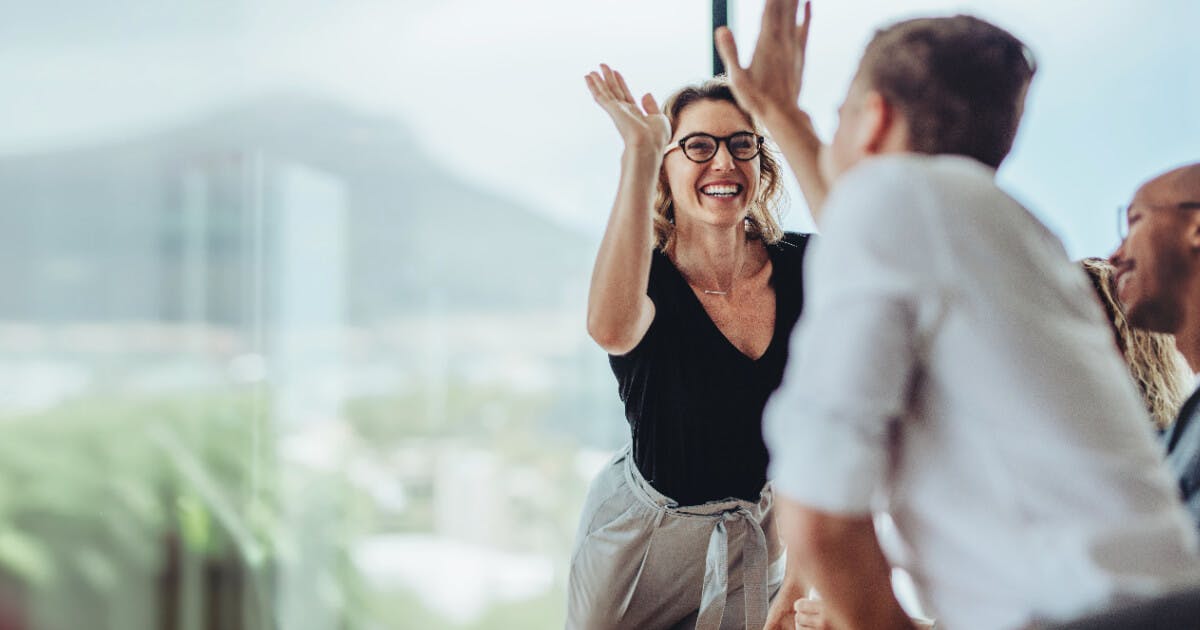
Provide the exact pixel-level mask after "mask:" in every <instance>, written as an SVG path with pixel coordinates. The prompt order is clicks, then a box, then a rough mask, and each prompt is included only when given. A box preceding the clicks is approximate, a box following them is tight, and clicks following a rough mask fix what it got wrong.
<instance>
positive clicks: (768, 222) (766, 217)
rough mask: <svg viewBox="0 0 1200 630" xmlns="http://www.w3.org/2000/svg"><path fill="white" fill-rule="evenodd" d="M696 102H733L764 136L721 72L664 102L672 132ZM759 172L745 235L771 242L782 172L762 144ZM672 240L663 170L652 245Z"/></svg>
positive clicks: (776, 229) (671, 208) (662, 246)
mask: <svg viewBox="0 0 1200 630" xmlns="http://www.w3.org/2000/svg"><path fill="white" fill-rule="evenodd" d="M697 101H726V102H729V103H733V104H734V106H736V107H737V108H738V110H739V111H741V112H742V113H743V114H745V115H746V118H748V119H749V120H750V125H751V126H752V127H753V128H754V133H757V134H759V135H763V132H762V126H761V125H759V123H758V121H757V120H754V117H753V116H751V115H750V113H749V112H747V111H746V110H745V109H742V106H741V105H738V102H737V99H735V98H734V97H733V90H731V89H730V87H729V80H728V79H727V78H725V76H724V75H722V76H718V77H713V78H711V79H709V80H707V81H705V82H703V83H701V84H699V85H688V86H685V87H683V88H680V89H679V90H678V91H676V92H675V93H674V94H672V95H671V96H670V97H668V98H667V100H666V102H665V103H663V113H665V114H666V116H667V120H668V121H670V123H671V133H672V134H674V133H675V124H676V123H677V122H678V120H679V114H680V113H681V112H683V110H684V108H686V107H687V106H688V105H691V104H692V103H695V102H697ZM758 160H759V163H758V164H759V175H758V195H757V196H756V197H755V198H754V200H753V201H751V202H750V213H749V215H748V216H747V217H746V234H747V235H749V236H750V237H752V238H758V239H761V240H762V241H763V242H764V243H766V244H768V245H771V244H774V243H778V242H779V240H780V239H782V238H783V228H782V227H780V225H779V215H780V208H781V207H782V205H783V201H784V190H783V175H782V170H781V168H780V166H779V158H778V157H776V155H775V153H774V150H772V149H770V148H768V147H767V145H766V144H764V145H763V148H762V151H761V152H759V154H758ZM674 240H675V201H674V200H673V199H671V189H670V187H669V186H668V185H667V177H666V171H665V170H662V171H660V172H659V177H658V187H657V189H656V191H655V196H654V246H655V247H656V248H658V249H659V250H661V251H667V250H668V249H669V248H670V247H671V246H672V245H673V244H674Z"/></svg>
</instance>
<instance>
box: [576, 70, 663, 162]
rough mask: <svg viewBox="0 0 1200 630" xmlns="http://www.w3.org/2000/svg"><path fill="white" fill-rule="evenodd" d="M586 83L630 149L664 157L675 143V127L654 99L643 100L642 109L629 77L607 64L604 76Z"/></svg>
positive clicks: (590, 76) (594, 75)
mask: <svg viewBox="0 0 1200 630" xmlns="http://www.w3.org/2000/svg"><path fill="white" fill-rule="evenodd" d="M586 79H587V85H588V89H589V90H591V92H592V97H593V98H595V99H596V103H598V104H599V105H600V107H602V108H603V109H604V111H605V112H607V113H608V116H609V118H612V121H613V124H615V125H616V126H617V131H618V132H619V133H620V134H621V139H622V140H624V141H625V146H626V147H628V148H634V149H644V150H653V151H656V152H660V153H661V152H662V151H663V150H664V149H666V147H667V142H668V141H670V139H671V124H670V122H668V121H667V117H666V115H664V114H663V113H662V111H661V110H659V109H658V103H656V102H654V97H653V96H651V95H649V94H646V95H645V96H643V97H642V101H641V106H640V107H639V106H638V103H637V102H636V101H634V100H633V94H632V93H631V92H630V91H629V86H628V85H626V83H625V77H622V76H621V73H619V72H617V71H616V70H613V69H612V68H609V67H608V66H606V65H604V64H600V72H590V73H588V75H587V77H586Z"/></svg>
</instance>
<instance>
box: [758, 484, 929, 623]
mask: <svg viewBox="0 0 1200 630" xmlns="http://www.w3.org/2000/svg"><path fill="white" fill-rule="evenodd" d="M780 507H781V508H782V509H781V516H783V518H782V520H781V523H780V524H781V526H782V528H783V536H784V540H785V541H786V542H787V543H788V547H789V549H793V550H794V553H793V554H792V555H791V556H789V558H788V559H789V560H793V559H795V560H796V561H797V562H798V563H799V565H800V566H799V568H800V573H801V575H802V576H803V579H804V580H805V581H806V582H807V583H809V584H811V585H813V586H814V587H815V588H816V589H817V592H818V593H819V594H820V597H821V599H822V600H824V602H825V605H826V610H827V614H828V617H829V619H830V621H832V622H833V624H832V625H833V627H835V628H839V629H846V630H892V629H895V630H914V629H915V627H916V626H914V625H913V622H912V620H911V619H909V618H908V615H907V614H905V612H904V609H903V608H901V607H900V603H899V602H897V601H896V596H895V595H894V594H893V592H892V582H891V567H890V566H888V563H887V560H886V559H885V558H884V556H883V551H882V550H881V549H880V548H879V542H878V540H877V539H876V537H875V526H874V524H873V522H872V520H871V517H870V515H866V516H855V517H843V516H837V515H831V514H828V513H823V512H819V511H816V510H811V509H808V508H805V507H802V506H800V505H799V504H796V503H793V502H791V501H787V500H786V499H785V500H784V501H781V506H780Z"/></svg>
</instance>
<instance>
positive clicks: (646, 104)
mask: <svg viewBox="0 0 1200 630" xmlns="http://www.w3.org/2000/svg"><path fill="white" fill-rule="evenodd" d="M642 109H644V110H646V113H647V114H649V115H650V116H656V115H658V114H661V113H662V110H660V109H659V108H658V103H656V102H655V101H654V96H652V95H651V94H650V93H649V92H647V93H646V95H645V96H643V97H642Z"/></svg>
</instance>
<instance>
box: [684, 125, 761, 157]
mask: <svg viewBox="0 0 1200 630" xmlns="http://www.w3.org/2000/svg"><path fill="white" fill-rule="evenodd" d="M722 142H724V143H725V148H727V149H729V155H732V156H733V159H735V160H738V161H741V162H745V161H747V160H753V159H754V158H755V157H758V154H759V152H760V151H761V150H762V145H763V137H762V136H760V135H757V134H753V133H750V132H749V131H739V132H737V133H735V134H733V135H729V136H725V137H724V138H718V137H717V136H714V135H712V134H707V133H690V134H688V135H686V136H684V137H683V138H681V139H680V140H679V142H678V143H677V145H676V146H677V147H678V148H680V149H683V154H684V155H685V156H687V159H689V160H691V161H693V162H696V163H698V164H703V163H704V162H707V161H709V160H711V159H713V157H715V156H716V155H717V149H719V148H720V146H721V143H722ZM675 149H676V147H671V148H670V149H667V153H670V152H671V151H674V150H675ZM664 155H665V154H664Z"/></svg>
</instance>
